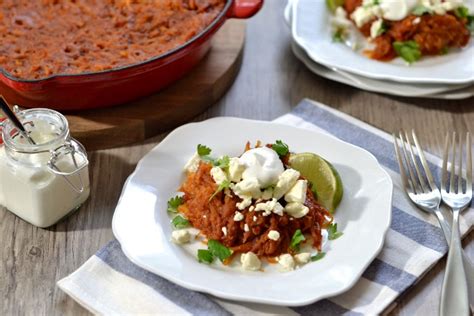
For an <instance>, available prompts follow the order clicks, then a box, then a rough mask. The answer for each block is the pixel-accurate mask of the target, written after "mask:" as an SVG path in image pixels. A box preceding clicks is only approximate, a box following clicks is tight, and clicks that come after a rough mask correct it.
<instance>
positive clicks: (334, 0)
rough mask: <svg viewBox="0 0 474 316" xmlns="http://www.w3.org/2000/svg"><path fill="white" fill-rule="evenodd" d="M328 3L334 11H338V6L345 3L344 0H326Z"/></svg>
mask: <svg viewBox="0 0 474 316" xmlns="http://www.w3.org/2000/svg"><path fill="white" fill-rule="evenodd" d="M326 5H327V6H328V8H329V10H331V12H332V13H334V12H336V9H337V7H340V6H342V5H344V0H326Z"/></svg>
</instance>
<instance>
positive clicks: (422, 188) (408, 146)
mask: <svg viewBox="0 0 474 316" xmlns="http://www.w3.org/2000/svg"><path fill="white" fill-rule="evenodd" d="M411 136H412V138H413V142H414V145H415V146H416V153H417V156H418V157H419V161H420V162H421V165H422V166H423V170H424V174H423V173H422V172H421V169H420V167H419V163H418V161H417V159H416V155H415V151H414V150H413V145H412V142H411V140H410V137H409V136H408V133H407V132H404V131H401V132H400V133H399V137H400V141H401V144H399V142H398V139H397V137H396V136H395V134H393V139H394V146H395V153H396V155H397V159H398V165H399V167H400V176H401V179H402V184H403V186H404V188H405V192H406V193H407V195H408V197H409V198H410V200H411V201H412V202H413V203H414V204H415V205H416V206H418V208H420V209H421V210H423V211H425V212H427V213H430V214H435V215H436V218H437V219H438V222H439V225H440V227H441V230H442V231H443V234H444V237H445V238H446V242H447V243H448V245H449V244H450V242H451V228H450V225H449V224H448V221H447V220H446V219H445V217H444V216H443V213H441V211H440V209H439V207H440V204H441V192H440V190H439V189H438V187H437V186H436V182H435V181H434V179H433V175H432V174H431V171H430V168H429V165H428V163H427V161H426V158H425V155H424V153H423V150H422V149H421V146H420V143H419V141H418V138H417V137H416V134H415V131H414V130H412V131H411ZM400 149H401V150H400ZM408 153H409V154H408ZM410 158H411V159H410ZM410 162H411V163H410ZM405 166H406V167H405ZM415 174H416V176H415ZM425 179H426V180H425ZM463 263H464V267H465V270H466V272H467V275H468V283H469V292H470V293H471V294H470V295H469V297H470V300H471V303H472V304H474V298H473V296H474V266H473V265H472V263H471V261H470V260H469V258H468V257H467V256H466V255H465V254H464V252H463Z"/></svg>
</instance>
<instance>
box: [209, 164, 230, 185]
mask: <svg viewBox="0 0 474 316" xmlns="http://www.w3.org/2000/svg"><path fill="white" fill-rule="evenodd" d="M211 176H212V179H214V181H215V182H216V183H217V184H218V185H221V184H222V183H223V182H224V181H227V175H226V174H225V172H224V170H222V169H221V168H219V167H213V168H212V169H211Z"/></svg>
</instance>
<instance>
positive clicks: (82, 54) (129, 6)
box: [0, 0, 226, 79]
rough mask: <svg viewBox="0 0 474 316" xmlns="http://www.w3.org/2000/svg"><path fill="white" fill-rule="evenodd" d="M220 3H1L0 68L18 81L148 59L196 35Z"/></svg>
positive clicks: (142, 0)
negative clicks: (18, 79)
mask: <svg viewBox="0 0 474 316" xmlns="http://www.w3.org/2000/svg"><path fill="white" fill-rule="evenodd" d="M225 3H226V1H225V0H103V1H95V0H2V1H0V40H1V43H2V44H1V46H0V68H4V69H5V70H6V71H7V72H9V73H10V74H12V75H13V76H15V77H18V78H21V79H39V78H43V77H47V76H50V75H53V74H79V73H84V72H97V71H103V70H109V69H112V68H117V67H122V66H127V65H131V64H135V63H139V62H143V61H146V60H149V59H151V58H153V57H155V56H159V55H161V54H163V53H165V52H167V51H169V50H171V49H173V48H175V47H178V46H180V45H182V44H184V43H186V42H187V41H189V40H190V39H191V38H192V37H194V36H195V35H197V34H199V33H200V32H201V31H202V30H203V29H204V28H205V27H207V26H208V25H209V24H210V23H211V22H212V21H213V20H214V19H215V18H216V17H217V15H218V14H219V13H220V12H221V11H222V10H223V8H224V5H225Z"/></svg>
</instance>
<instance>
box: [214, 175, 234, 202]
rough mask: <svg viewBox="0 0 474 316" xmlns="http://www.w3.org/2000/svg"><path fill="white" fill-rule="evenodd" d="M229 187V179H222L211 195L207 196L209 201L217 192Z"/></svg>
mask: <svg viewBox="0 0 474 316" xmlns="http://www.w3.org/2000/svg"><path fill="white" fill-rule="evenodd" d="M229 187H230V181H229V180H224V181H222V183H221V184H219V186H218V187H217V189H216V192H214V193H213V194H212V195H211V197H210V198H209V202H210V201H211V200H212V199H213V198H214V197H215V196H216V195H217V193H219V192H221V191H222V190H224V189H227V188H229Z"/></svg>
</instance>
